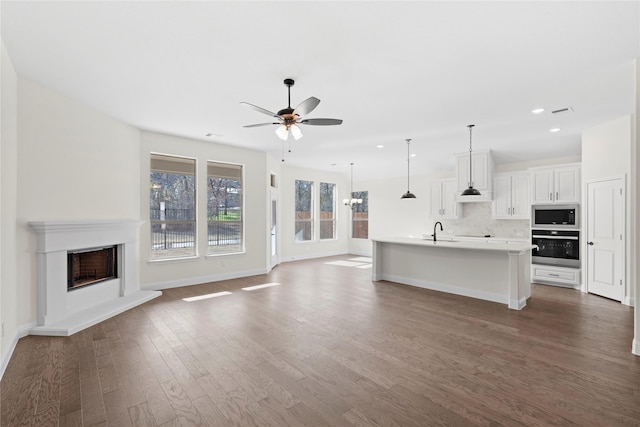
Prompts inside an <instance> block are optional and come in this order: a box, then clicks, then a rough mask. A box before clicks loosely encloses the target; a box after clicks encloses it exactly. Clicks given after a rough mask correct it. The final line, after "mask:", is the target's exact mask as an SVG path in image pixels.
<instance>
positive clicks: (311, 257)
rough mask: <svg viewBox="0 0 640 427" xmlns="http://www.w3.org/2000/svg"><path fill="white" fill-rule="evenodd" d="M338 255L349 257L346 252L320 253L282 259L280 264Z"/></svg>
mask: <svg viewBox="0 0 640 427" xmlns="http://www.w3.org/2000/svg"><path fill="white" fill-rule="evenodd" d="M338 255H349V254H348V253H346V252H321V253H313V254H305V255H296V256H291V257H284V258H280V262H291V261H302V260H305V259H315V258H325V257H329V256H338ZM369 256H371V255H369Z"/></svg>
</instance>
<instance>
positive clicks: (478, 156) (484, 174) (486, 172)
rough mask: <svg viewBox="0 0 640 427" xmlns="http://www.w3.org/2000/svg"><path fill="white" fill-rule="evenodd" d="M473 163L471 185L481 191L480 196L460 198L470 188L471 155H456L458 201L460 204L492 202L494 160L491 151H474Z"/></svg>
mask: <svg viewBox="0 0 640 427" xmlns="http://www.w3.org/2000/svg"><path fill="white" fill-rule="evenodd" d="M471 159H472V161H473V164H472V165H471V166H472V168H471V169H472V170H471V172H472V174H473V176H472V177H471V184H472V185H473V188H475V189H477V190H478V191H480V194H481V195H480V196H460V194H462V192H463V191H464V190H465V189H466V188H467V187H469V181H470V180H469V153H460V154H456V155H455V166H456V178H455V179H456V181H455V184H456V199H457V200H458V201H459V202H465V201H467V202H476V201H487V200H491V197H492V194H491V193H492V186H493V183H492V175H493V158H492V157H491V150H481V151H474V152H473V154H472V155H471Z"/></svg>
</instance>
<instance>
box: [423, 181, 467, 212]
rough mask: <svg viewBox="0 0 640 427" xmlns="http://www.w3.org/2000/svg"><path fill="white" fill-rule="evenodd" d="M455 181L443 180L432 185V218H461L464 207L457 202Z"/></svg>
mask: <svg viewBox="0 0 640 427" xmlns="http://www.w3.org/2000/svg"><path fill="white" fill-rule="evenodd" d="M455 187H456V186H455V179H454V178H451V179H443V180H439V181H434V182H432V183H431V209H430V212H429V213H430V216H431V217H432V218H459V217H460V212H461V210H462V207H461V206H459V205H458V203H457V202H456V197H455V195H456V191H455V190H456V188H455Z"/></svg>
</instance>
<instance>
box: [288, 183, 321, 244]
mask: <svg viewBox="0 0 640 427" xmlns="http://www.w3.org/2000/svg"><path fill="white" fill-rule="evenodd" d="M299 182H300V183H302V182H305V183H309V184H310V188H309V190H308V192H309V200H308V201H304V203H305V205H306V204H307V203H308V205H309V212H308V213H309V215H308V216H309V217H308V218H299V212H306V211H299V210H298V207H299V205H300V203H301V202H300V201H299V197H298V196H299V194H298V190H299V184H298V183H299ZM314 190H315V181H310V180H306V179H296V180H295V182H294V197H293V200H294V207H293V209H294V234H293V239H294V241H295V242H296V243H309V242H313V241H315V235H316V233H315V221H314V220H315V194H314ZM302 224H308V225H307V226H306V227H303V228H302V229H300V227H299V226H300V225H302ZM305 230H307V231H308V232H309V234H310V235H309V238H308V239H304V238H302V239H299V238H298V235H299V233H300V232H302V236H303V237H304V231H305Z"/></svg>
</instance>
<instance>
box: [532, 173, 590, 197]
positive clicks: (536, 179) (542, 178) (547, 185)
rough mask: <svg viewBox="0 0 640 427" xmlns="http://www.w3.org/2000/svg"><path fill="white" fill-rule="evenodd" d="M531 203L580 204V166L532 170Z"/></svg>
mask: <svg viewBox="0 0 640 427" xmlns="http://www.w3.org/2000/svg"><path fill="white" fill-rule="evenodd" d="M530 171H531V203H532V204H549V203H550V204H554V203H580V165H579V164H571V165H563V166H557V167H548V168H546V167H545V168H532V169H530Z"/></svg>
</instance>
